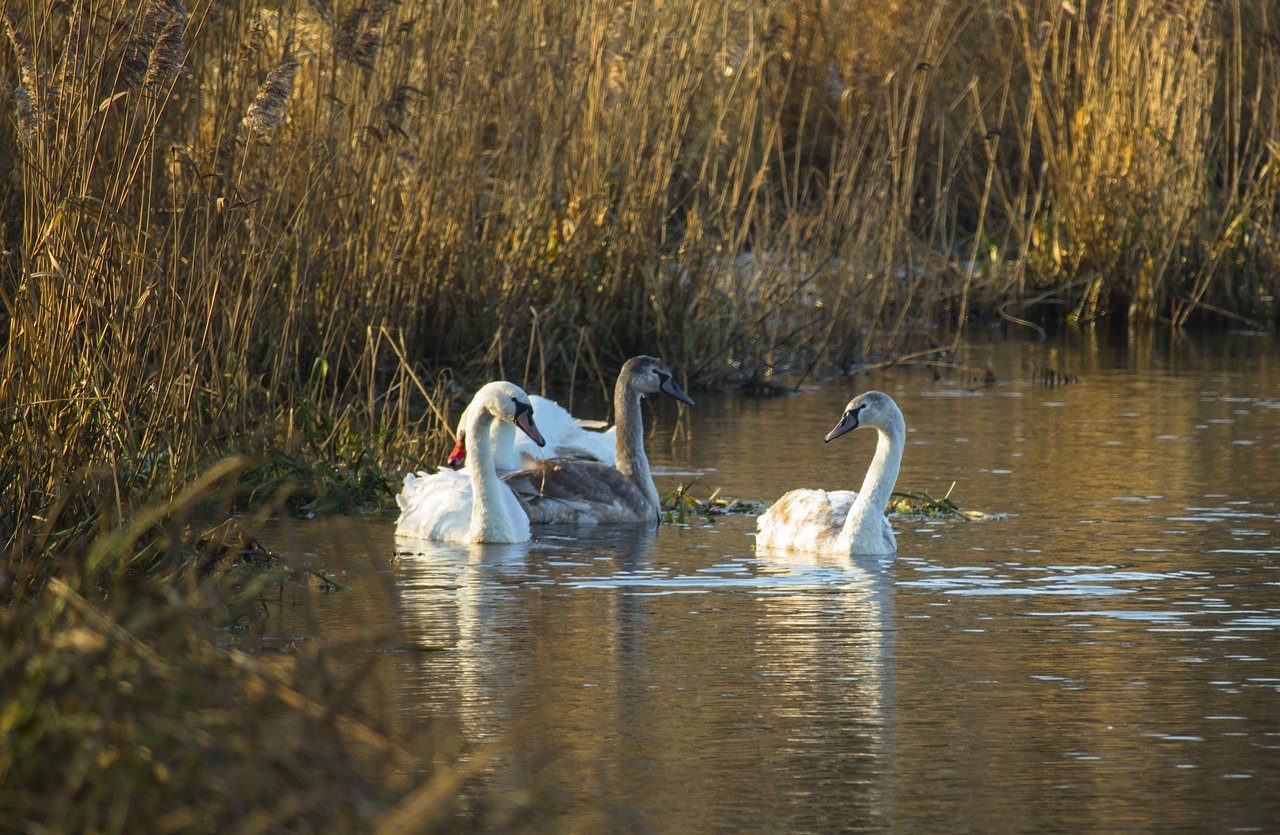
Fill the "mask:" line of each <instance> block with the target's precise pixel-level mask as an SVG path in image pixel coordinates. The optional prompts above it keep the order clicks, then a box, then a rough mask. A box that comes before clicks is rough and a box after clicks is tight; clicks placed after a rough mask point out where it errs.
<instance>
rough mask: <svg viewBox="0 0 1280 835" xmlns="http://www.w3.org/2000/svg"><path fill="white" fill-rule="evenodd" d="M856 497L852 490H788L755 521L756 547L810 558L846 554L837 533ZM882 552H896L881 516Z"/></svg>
mask: <svg viewBox="0 0 1280 835" xmlns="http://www.w3.org/2000/svg"><path fill="white" fill-rule="evenodd" d="M857 500H858V494H857V492H856V491H853V490H807V489H800V490H792V491H791V492H790V493H786V494H784V495H783V496H782V498H780V499H778V500H777V501H776V502H774V503H773V505H772V506H771V507H770V508H769V509H768V510H766V511H765V512H764V513H763V514H762V515H761V516H760V518H759V519H757V520H756V545H757V546H759V547H761V548H779V549H790V550H793V551H804V552H806V553H812V554H830V553H834V552H839V551H842V550H843V551H847V550H848V548H847V547H845V546H842V545H841V543H840V541H839V539H840V532H841V530H842V529H843V528H844V523H845V519H847V518H848V516H849V511H850V510H852V509H853V503H854V502H856V501H857ZM880 518H881V520H882V521H883V524H882V528H883V536H884V541H885V546H884V547H885V551H886V552H888V551H893V550H895V549H896V548H897V542H896V540H895V539H894V536H893V526H892V525H891V524H889V520H888V518H887V517H885V516H884V514H883V513H882V514H881V515H880Z"/></svg>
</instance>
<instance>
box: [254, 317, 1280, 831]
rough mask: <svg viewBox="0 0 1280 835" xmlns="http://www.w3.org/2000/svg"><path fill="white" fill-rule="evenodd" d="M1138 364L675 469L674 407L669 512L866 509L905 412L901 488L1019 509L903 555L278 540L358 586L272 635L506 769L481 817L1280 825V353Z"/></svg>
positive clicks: (1249, 340)
mask: <svg viewBox="0 0 1280 835" xmlns="http://www.w3.org/2000/svg"><path fill="white" fill-rule="evenodd" d="M1113 342H1114V343H1117V344H1113V345H1112V346H1110V347H1108V346H1106V345H1104V344H1102V339H1101V337H1100V336H1096V335H1093V334H1090V333H1088V332H1086V333H1085V334H1083V335H1079V334H1077V335H1073V336H1070V337H1066V338H1062V339H1059V340H1056V341H1053V340H1051V341H1049V342H1035V341H1024V340H1004V339H996V340H993V341H992V342H991V344H990V345H986V344H979V345H977V346H976V347H972V348H970V349H969V351H968V353H967V355H966V357H965V359H966V360H967V361H968V362H969V363H970V365H972V366H973V367H974V368H975V369H977V370H976V371H974V372H971V373H968V374H965V373H958V372H954V371H947V372H945V373H942V374H941V375H937V374H935V373H934V372H933V371H932V370H931V369H922V368H898V369H893V370H890V371H885V372H879V373H876V374H873V375H871V376H867V377H859V378H856V379H853V380H840V381H819V382H814V381H809V382H808V383H807V384H806V385H805V386H804V387H803V389H802V391H801V392H800V393H799V394H796V395H794V396H790V397H781V398H769V399H757V398H748V397H744V396H741V395H720V396H717V395H708V394H705V393H704V394H702V395H700V396H699V397H698V398H697V401H698V402H697V407H696V408H695V409H694V410H693V412H692V413H691V415H690V420H689V423H688V425H687V427H685V428H686V430H687V431H686V432H683V433H681V434H680V437H679V440H677V441H675V442H673V441H672V438H673V436H674V435H675V433H674V432H673V430H674V429H675V427H676V424H677V420H676V411H675V409H674V406H673V404H669V403H659V404H655V405H656V406H657V408H655V409H654V410H653V411H652V412H651V413H650V414H651V415H652V417H653V420H652V421H651V423H652V432H651V434H650V439H649V449H650V456H651V458H652V459H653V461H654V463H655V465H656V468H657V473H658V475H657V481H658V487H659V490H660V491H663V492H665V491H667V490H669V489H671V488H674V487H675V486H676V485H677V484H680V483H686V484H687V483H690V482H691V481H692V480H693V479H694V478H696V479H697V480H696V481H693V488H692V492H693V493H694V494H695V495H700V496H705V495H707V494H708V493H710V492H711V490H713V489H715V488H720V489H721V490H722V491H723V494H724V495H726V496H733V497H737V498H740V499H744V500H750V501H758V500H764V501H769V500H772V499H775V498H777V496H779V495H780V494H781V493H783V492H785V491H786V490H787V489H790V488H792V487H798V486H809V487H824V488H828V489H834V488H845V487H853V488H856V487H857V486H858V484H859V483H860V481H861V478H862V474H863V473H864V472H865V469H866V466H867V463H868V462H869V460H870V456H871V453H872V451H873V449H874V446H875V439H874V435H873V434H872V433H869V432H857V433H853V434H851V435H848V436H845V437H844V438H841V439H838V440H837V441H835V442H833V443H831V444H824V443H823V442H822V437H823V435H824V434H825V433H826V432H827V431H828V430H829V429H830V428H831V427H832V426H834V425H835V422H836V420H837V419H838V418H839V416H840V413H841V411H842V410H843V406H844V403H845V402H846V401H847V400H848V399H849V397H851V396H852V395H853V394H855V393H857V392H858V391H862V390H865V389H868V388H879V389H881V390H883V391H886V392H888V393H890V394H891V395H892V396H893V397H894V398H895V399H896V400H897V401H898V403H899V404H900V406H901V407H902V411H903V413H904V414H905V416H906V420H907V425H908V432H909V435H908V446H907V450H906V454H905V458H904V462H903V468H902V474H901V476H900V478H899V481H898V489H899V490H923V491H926V492H928V493H929V494H931V495H934V496H942V495H944V494H946V493H947V491H948V490H949V489H951V487H952V484H953V483H954V485H955V486H954V490H953V492H952V493H951V497H952V499H953V500H955V501H956V502H957V503H958V504H959V505H960V506H962V507H966V508H972V509H975V510H982V511H986V512H989V513H993V514H1002V515H1003V518H1000V519H996V520H991V521H981V522H964V521H928V520H925V519H921V518H895V519H894V527H895V529H896V530H897V533H898V545H899V550H898V554H897V557H896V559H893V560H886V561H881V560H874V559H870V560H868V559H847V558H845V559H837V558H814V557H792V556H788V555H787V554H785V553H763V552H761V553H757V552H756V551H755V549H754V547H753V545H754V539H753V534H754V525H755V521H754V519H753V518H750V517H745V516H726V517H721V518H718V519H717V520H716V521H714V522H703V521H694V522H691V523H690V524H688V525H685V526H678V525H663V526H662V527H661V528H660V529H659V530H657V531H654V532H639V533H638V532H635V531H623V532H618V531H589V532H578V531H572V530H568V531H566V530H559V531H550V530H543V531H539V532H538V533H537V534H536V538H535V540H534V541H533V542H530V543H528V544H527V545H520V546H483V547H481V546H475V547H470V548H468V547H456V546H436V545H429V544H425V543H410V542H400V543H397V542H396V541H395V539H394V536H393V528H394V518H393V517H390V516H388V517H358V518H344V519H337V520H322V521H315V522H306V523H293V524H279V525H276V526H273V527H271V528H269V529H268V530H267V531H266V532H265V533H264V536H265V538H266V539H267V541H268V543H269V544H271V545H273V546H274V547H278V548H280V549H281V550H283V551H285V552H286V553H289V554H291V555H292V556H293V558H294V560H295V561H299V562H303V563H305V564H307V565H310V566H313V567H315V568H318V569H320V570H322V571H324V572H326V573H328V574H331V575H333V576H334V577H336V578H337V579H338V580H339V582H341V583H342V584H343V589H342V590H341V591H338V592H334V593H327V594H320V593H315V592H314V591H312V592H308V590H307V589H306V588H302V587H298V588H290V589H288V590H286V593H285V597H284V605H283V606H282V607H280V608H279V609H278V610H275V611H273V613H272V617H271V618H270V619H269V620H268V621H267V623H266V626H265V627H264V628H263V629H262V630H261V632H260V633H258V634H255V635H251V636H243V637H242V638H241V641H242V643H244V644H245V645H246V646H249V647H251V648H252V647H254V646H257V645H263V646H267V647H272V646H276V645H280V644H284V645H289V644H294V643H297V642H302V641H315V642H320V643H321V644H323V645H325V646H326V647H330V648H331V651H332V653H333V654H334V655H335V656H336V657H338V658H340V659H344V660H346V661H348V662H349V663H350V664H351V668H352V669H360V670H366V671H367V673H365V675H366V686H365V687H364V689H363V692H362V694H361V698H363V699H365V700H367V701H368V703H369V704H370V705H371V706H372V707H373V709H375V711H376V712H378V713H379V715H380V716H381V717H382V718H383V720H384V721H385V722H387V723H388V724H389V725H390V726H391V727H392V728H394V729H395V732H396V733H397V734H400V735H401V736H402V738H403V739H404V740H405V741H407V742H409V743H411V744H417V743H416V742H414V741H415V740H426V739H430V740H432V744H438V745H445V746H446V747H447V748H448V749H449V750H452V751H455V752H459V754H460V756H461V757H462V761H464V762H465V761H466V760H467V758H468V757H472V756H475V752H478V751H486V750H488V749H486V747H485V746H487V745H490V744H494V745H496V746H497V748H496V749H495V750H498V751H500V752H501V753H500V755H499V756H498V758H497V759H496V760H495V761H494V763H493V764H492V765H491V766H490V767H489V768H488V770H487V772H486V777H485V779H484V780H483V781H481V783H482V785H481V786H480V787H479V788H477V790H476V791H477V797H483V798H484V799H485V802H487V803H490V804H497V805H499V806H500V805H501V803H503V802H508V803H512V804H519V803H523V802H525V801H530V798H533V800H532V801H530V802H533V803H537V804H541V805H539V806H538V808H539V809H541V810H543V811H541V812H540V813H539V814H540V815H543V816H545V817H543V818H542V819H543V820H551V821H554V826H553V828H554V829H555V830H556V831H568V832H573V831H577V832H597V831H633V832H678V831H685V832H689V831H712V830H721V831H733V832H738V831H769V832H777V831H788V832H806V831H813V832H830V831H851V830H871V831H882V830H888V829H894V830H903V831H921V830H923V831H940V830H946V831H1039V830H1049V831H1080V830H1091V831H1168V830H1195V831H1223V832H1225V831H1272V832H1274V831H1277V830H1278V829H1280V537H1278V536H1277V534H1278V533H1280V350H1278V349H1277V345H1276V343H1275V342H1274V341H1273V340H1271V339H1270V338H1259V337H1249V336H1240V335H1235V336H1233V335H1223V336H1220V337H1217V338H1215V339H1213V340H1191V339H1185V340H1176V341H1173V342H1172V343H1170V344H1164V345H1156V346H1153V345H1151V344H1139V345H1126V344H1125V340H1124V339H1123V337H1121V338H1119V339H1117V340H1113ZM988 365H989V367H990V370H991V371H992V372H994V375H995V378H996V379H995V381H994V382H989V383H988V382H984V381H983V379H982V378H983V377H984V376H985V372H986V370H987V367H988ZM1046 365H1047V366H1049V367H1052V368H1053V369H1054V370H1055V371H1056V372H1058V373H1060V374H1066V375H1068V376H1069V377H1070V378H1073V379H1078V380H1079V382H1074V383H1071V384H1067V385H1046V384H1045V383H1043V382H1042V380H1043V376H1044V375H1043V369H1044V368H1045V367H1046ZM677 373H679V372H678V370H677ZM397 554H398V556H397ZM526 790H530V791H532V794H522V793H520V792H524V791H526ZM495 798H496V799H495ZM504 799H505V800H504Z"/></svg>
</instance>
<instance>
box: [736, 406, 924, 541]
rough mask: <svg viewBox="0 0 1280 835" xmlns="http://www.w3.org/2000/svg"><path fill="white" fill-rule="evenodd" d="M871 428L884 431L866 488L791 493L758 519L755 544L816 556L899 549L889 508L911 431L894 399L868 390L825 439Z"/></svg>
mask: <svg viewBox="0 0 1280 835" xmlns="http://www.w3.org/2000/svg"><path fill="white" fill-rule="evenodd" d="M867 426H869V427H871V428H873V429H875V430H876V431H877V432H879V433H880V440H879V442H878V443H877V444H876V454H875V457H874V458H872V459H871V466H870V468H868V470H867V475H866V478H864V479H863V480H862V489H861V490H860V491H859V492H857V493H855V492H853V491H852V490H833V491H826V490H792V491H791V492H789V493H787V494H786V495H784V496H783V497H782V498H780V499H778V501H776V502H774V504H773V506H772V507H770V508H769V509H768V510H767V511H765V513H764V514H763V515H762V516H761V517H760V518H759V519H758V520H756V545H757V546H759V547H764V548H779V549H785V550H792V551H805V552H808V553H816V554H879V555H884V554H892V553H894V552H895V551H896V550H897V549H898V544H897V542H896V540H895V539H894V537H893V526H892V525H890V524H889V520H888V519H886V518H885V515H884V509H885V505H887V504H888V503H889V498H890V496H891V495H892V494H893V486H894V484H896V483H897V481H898V470H899V468H900V467H901V466H902V448H903V446H904V445H905V443H906V437H907V428H906V424H905V423H903V420H902V412H901V411H899V410H898V404H897V403H894V402H893V398H892V397H890V396H889V395H887V394H884V393H883V392H879V391H868V392H866V393H864V394H860V395H858V396H857V397H855V398H853V399H852V400H850V401H849V405H848V406H846V407H845V410H844V417H842V418H840V422H839V423H838V424H836V428H835V429H832V430H831V432H829V433H828V434H827V437H826V440H828V441H831V440H834V439H836V438H838V437H840V436H841V435H843V434H845V433H846V432H851V431H853V430H854V429H861V428H863V427H867Z"/></svg>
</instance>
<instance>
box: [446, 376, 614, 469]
mask: <svg viewBox="0 0 1280 835" xmlns="http://www.w3.org/2000/svg"><path fill="white" fill-rule="evenodd" d="M529 403H530V405H532V406H533V414H534V416H536V417H537V419H538V430H539V431H540V432H541V433H542V437H543V438H544V439H545V440H546V442H547V444H546V446H545V447H539V446H538V445H537V444H535V443H534V442H533V439H532V438H530V437H528V436H527V435H521V434H518V433H517V432H516V428H515V427H514V426H512V425H511V424H509V423H506V422H504V421H495V422H494V424H493V426H492V428H491V429H490V430H489V431H490V440H491V441H492V449H493V463H494V466H495V467H496V468H497V470H498V473H499V474H505V473H510V472H514V471H515V470H519V469H521V468H522V467H524V465H525V462H526V461H527V460H529V459H534V458H586V459H589V460H593V461H600V462H602V463H605V464H608V465H609V466H610V467H612V466H614V464H616V463H617V454H616V452H615V451H614V447H615V445H616V443H617V427H616V426H611V427H609V428H608V429H606V430H603V431H600V430H597V429H593V428H592V427H593V426H598V425H600V424H601V423H603V421H590V420H582V419H580V418H575V417H574V416H573V415H572V414H570V412H569V410H568V409H566V408H565V407H564V406H561V405H560V404H559V403H557V402H556V401H554V400H552V399H550V398H547V397H540V396H538V395H536V394H531V395H529ZM469 409H470V407H468V411H464V412H463V413H462V417H461V419H459V421H458V444H457V446H455V447H454V448H453V452H452V454H450V456H449V466H450V467H453V468H455V469H456V468H458V467H461V466H463V464H464V463H465V461H466V446H465V442H466V432H467V420H468V417H469Z"/></svg>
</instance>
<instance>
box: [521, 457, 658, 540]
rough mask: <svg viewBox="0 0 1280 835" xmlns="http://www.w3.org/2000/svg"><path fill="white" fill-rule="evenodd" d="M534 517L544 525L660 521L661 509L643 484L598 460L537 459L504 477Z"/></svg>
mask: <svg viewBox="0 0 1280 835" xmlns="http://www.w3.org/2000/svg"><path fill="white" fill-rule="evenodd" d="M502 480H503V481H504V482H505V483H506V485H507V486H508V487H510V488H511V490H512V491H513V492H514V493H515V495H516V497H517V498H518V500H519V502H520V505H521V506H522V507H523V508H524V510H525V513H526V514H528V518H529V520H530V521H531V522H534V523H539V524H586V525H595V524H625V523H634V522H645V523H651V524H656V523H657V521H658V518H657V511H656V509H655V508H653V507H651V506H650V504H649V500H648V499H647V498H645V495H644V493H643V492H641V490H640V488H639V487H637V486H636V485H635V484H633V483H632V482H631V480H630V479H628V478H627V477H626V476H624V475H623V474H622V473H620V472H618V471H617V470H615V469H614V468H613V467H610V466H609V465H607V464H603V463H600V462H598V461H586V460H577V459H564V458H561V459H555V460H548V461H535V462H531V463H530V464H529V465H528V466H526V467H525V468H524V469H523V470H520V471H519V472H515V473H511V474H509V475H506V476H503V478H502Z"/></svg>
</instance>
